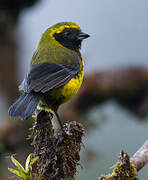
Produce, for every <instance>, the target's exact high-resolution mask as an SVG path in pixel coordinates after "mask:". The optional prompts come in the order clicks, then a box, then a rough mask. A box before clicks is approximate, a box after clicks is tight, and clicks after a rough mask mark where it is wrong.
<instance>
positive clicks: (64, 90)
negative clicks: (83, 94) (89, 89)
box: [39, 60, 84, 110]
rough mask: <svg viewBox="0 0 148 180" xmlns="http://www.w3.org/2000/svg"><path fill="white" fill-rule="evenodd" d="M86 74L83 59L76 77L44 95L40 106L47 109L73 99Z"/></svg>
mask: <svg viewBox="0 0 148 180" xmlns="http://www.w3.org/2000/svg"><path fill="white" fill-rule="evenodd" d="M83 76H84V62H83V60H82V61H81V65H80V72H79V73H78V75H77V76H76V77H74V78H72V79H71V80H70V81H69V82H68V83H67V84H65V85H64V86H62V87H59V88H57V89H53V90H51V91H49V92H47V93H46V94H45V95H44V98H43V99H42V100H41V101H40V105H39V108H43V107H44V109H46V110H49V109H56V108H58V106H59V105H60V104H63V103H65V102H67V101H69V100H70V99H72V98H73V97H74V96H75V95H76V93H77V92H78V90H79V88H80V86H81V84H82V81H83Z"/></svg>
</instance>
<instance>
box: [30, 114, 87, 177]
mask: <svg viewBox="0 0 148 180" xmlns="http://www.w3.org/2000/svg"><path fill="white" fill-rule="evenodd" d="M51 119H52V116H49V113H47V112H45V111H41V112H40V113H39V114H38V115H37V117H36V118H35V122H34V125H33V128H32V136H33V141H32V145H33V146H34V154H35V156H38V157H39V160H38V162H37V164H36V167H34V171H35V172H34V173H35V174H36V176H37V177H38V178H39V179H40V180H43V179H44V180H46V179H50V180H67V179H68V180H75V175H76V171H77V165H78V162H79V160H80V155H79V152H80V149H81V143H82V137H83V136H84V135H85V132H84V128H83V126H82V125H81V124H80V123H78V122H75V121H73V122H70V123H66V124H64V125H63V128H62V130H61V131H60V132H58V133H57V134H56V133H55V132H54V129H53V126H52V122H51Z"/></svg>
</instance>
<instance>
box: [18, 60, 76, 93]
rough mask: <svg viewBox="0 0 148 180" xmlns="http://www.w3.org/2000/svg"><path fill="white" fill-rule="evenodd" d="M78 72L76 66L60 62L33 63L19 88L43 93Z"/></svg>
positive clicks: (66, 80) (62, 83)
mask: <svg viewBox="0 0 148 180" xmlns="http://www.w3.org/2000/svg"><path fill="white" fill-rule="evenodd" d="M77 73H78V67H75V68H73V67H72V66H70V65H69V66H66V65H62V64H50V63H39V64H36V65H34V66H33V67H32V68H31V70H30V73H29V74H28V75H27V76H26V78H25V79H24V81H23V82H22V84H21V88H22V89H23V90H24V91H25V92H27V93H29V92H31V91H34V92H42V93H45V92H47V91H49V90H51V89H55V88H59V87H61V86H62V85H65V84H66V83H67V82H68V81H69V80H71V79H72V78H73V77H74V76H75V75H76V74H77Z"/></svg>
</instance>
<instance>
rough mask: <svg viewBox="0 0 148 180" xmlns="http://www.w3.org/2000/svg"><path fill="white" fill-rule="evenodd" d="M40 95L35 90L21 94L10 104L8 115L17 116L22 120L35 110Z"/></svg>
mask: <svg viewBox="0 0 148 180" xmlns="http://www.w3.org/2000/svg"><path fill="white" fill-rule="evenodd" d="M42 97H43V94H42V93H36V92H32V93H24V94H22V95H21V96H20V97H19V98H18V99H17V100H16V102H15V103H14V104H12V105H11V106H10V108H9V110H8V114H9V116H11V117H16V116H19V117H20V118H21V119H22V120H26V119H27V118H29V117H31V115H32V114H33V113H34V112H35V110H36V107H37V105H38V104H39V102H40V99H41V98H42Z"/></svg>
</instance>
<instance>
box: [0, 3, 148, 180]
mask: <svg viewBox="0 0 148 180" xmlns="http://www.w3.org/2000/svg"><path fill="white" fill-rule="evenodd" d="M147 9H148V1H147V0H141V1H139V0H130V1H129V0H124V1H121V0H93V1H89V0H87V1H86V0H62V1H59V0H38V1H37V0H36V1H35V0H33V1H30V2H29V1H23V0H20V1H17V0H16V1H13V2H11V0H10V1H9V0H7V1H4V0H0V76H1V77H0V122H1V123H0V140H1V142H0V158H1V159H0V160H1V161H0V167H1V168H0V171H1V172H0V179H7V178H8V176H10V174H9V173H8V171H7V166H8V164H9V166H11V164H10V162H9V155H10V154H12V153H17V159H19V161H23V160H24V159H25V158H26V156H27V153H28V152H30V151H31V149H29V148H27V150H26V147H28V142H26V141H27V140H25V138H26V137H27V135H26V134H27V133H28V131H27V128H28V127H29V126H30V124H29V122H20V120H18V119H10V118H9V117H8V115H7V109H8V107H9V105H10V104H11V103H12V102H13V101H14V100H15V99H16V97H17V96H18V91H17V85H18V84H19V83H20V82H21V80H22V79H23V77H24V75H25V73H26V72H27V70H28V68H29V63H30V60H31V57H32V55H33V52H34V51H35V49H36V47H37V43H38V41H39V39H40V37H41V35H42V33H43V32H44V31H45V29H46V28H48V27H49V26H51V25H53V24H55V23H57V22H60V21H73V22H76V23H78V24H79V25H80V26H81V28H82V30H83V31H84V32H86V33H88V34H90V35H91V37H90V38H89V39H87V40H86V41H84V42H83V46H82V54H83V58H84V60H85V74H93V73H94V72H101V73H102V72H108V71H110V70H112V71H114V70H116V69H125V70H124V71H121V72H122V73H123V77H124V73H125V74H126V73H127V71H126V68H129V69H128V71H130V68H131V67H132V68H137V69H138V68H140V69H141V71H140V72H141V73H142V72H143V71H142V70H143V69H144V72H145V74H144V76H146V77H147V78H144V80H143V81H144V84H145V85H144V86H143V87H145V88H144V91H143V87H141V89H140V87H139V89H140V94H142V100H140V103H139V104H138V106H139V109H140V107H141V106H140V105H141V104H142V102H143V101H144V102H145V104H144V105H145V106H144V110H143V111H142V112H141V111H138V110H137V109H136V110H135V112H134V111H133V109H132V110H131V108H129V107H127V106H126V104H125V105H124V106H122V104H120V103H118V102H117V101H116V100H115V99H114V97H110V98H107V99H105V100H104V101H103V102H98V103H96V104H95V106H92V107H89V109H87V112H86V111H85V113H84V114H83V115H82V114H81V118H80V119H81V123H83V124H84V125H85V127H86V129H87V133H86V137H85V138H84V141H83V142H84V145H85V148H83V147H82V151H81V166H82V167H80V168H79V170H78V175H77V179H78V180H83V179H85V180H88V179H97V177H98V176H99V175H100V174H104V173H108V172H111V170H110V169H109V167H111V166H112V165H113V164H114V163H115V162H116V160H117V156H118V154H119V152H120V151H121V150H122V149H123V150H124V151H126V152H127V153H128V154H129V155H132V154H133V153H135V152H136V150H137V149H138V148H139V147H140V146H141V145H142V144H143V143H144V141H145V140H146V139H147V138H148V134H147V132H148V131H147V129H148V117H147V114H148V113H147V112H148V93H145V91H146V89H147V90H148V82H145V81H146V80H145V79H147V80H148V21H147V19H148V11H147ZM118 73H120V72H118ZM118 73H117V72H116V73H115V76H118ZM134 73H135V74H134ZM136 73H137V71H134V72H133V74H132V76H133V77H136ZM120 74H121V73H120ZM124 81H125V79H124ZM127 81H128V76H127ZM137 81H138V80H137ZM141 81H142V79H141ZM118 83H119V84H120V83H121V84H122V80H121V81H120V82H118ZM94 84H95V81H94ZM138 86H139V84H138ZM132 92H133V94H134V88H133V90H132ZM147 92H148V91H147ZM131 94H132V93H131ZM123 95H124V91H123ZM129 96H130V95H129ZM137 96H138V95H137V94H134V97H135V99H136V98H137ZM140 97H141V95H140ZM126 98H127V99H128V96H127V97H126ZM132 103H133V104H132ZM134 103H135V101H133V102H130V104H132V105H133V106H134V105H135V104H134ZM63 111H66V110H65V109H63ZM62 113H64V112H62V110H61V114H62ZM69 119H70V117H69ZM88 122H89V123H88ZM28 124H29V125H28ZM147 172H148V166H145V167H144V168H143V169H142V170H141V171H140V172H139V176H140V179H141V180H145V179H147V177H148V173H147Z"/></svg>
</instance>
